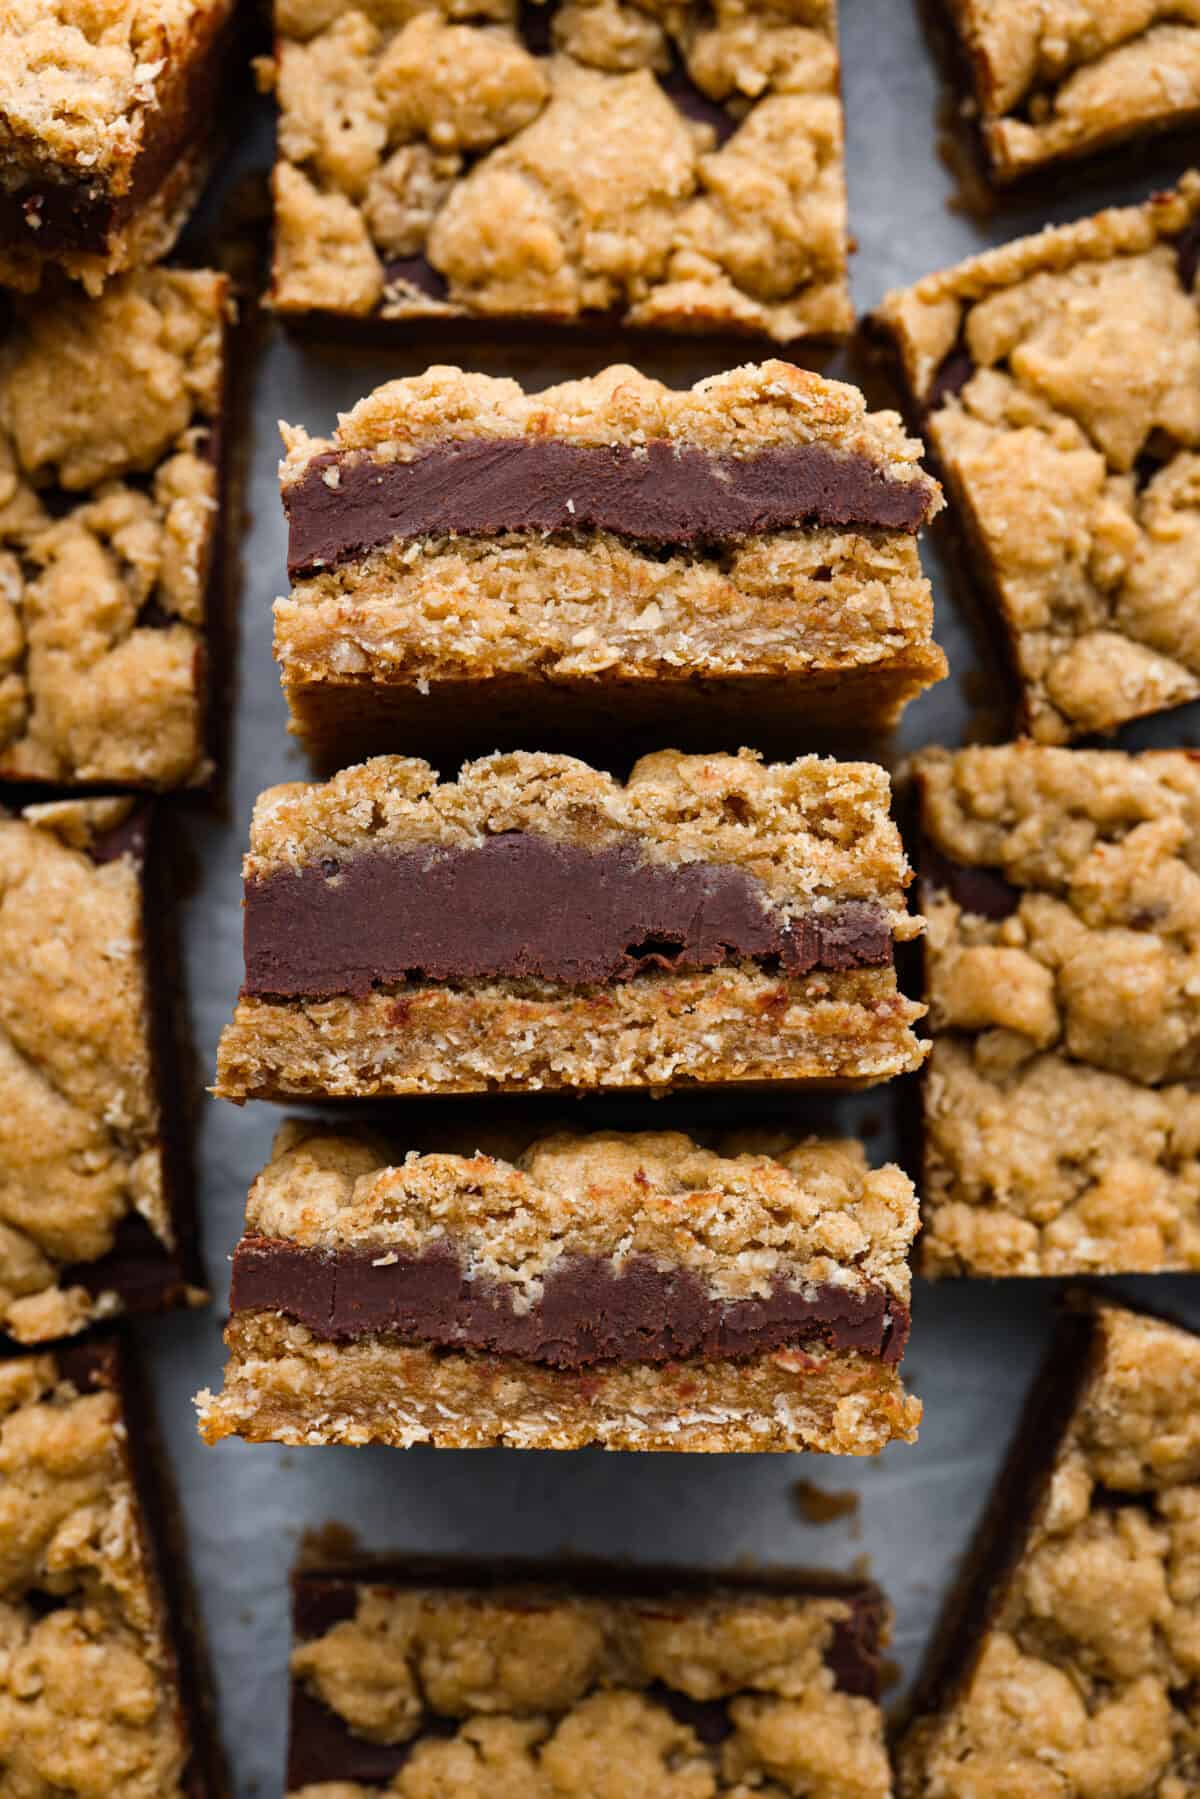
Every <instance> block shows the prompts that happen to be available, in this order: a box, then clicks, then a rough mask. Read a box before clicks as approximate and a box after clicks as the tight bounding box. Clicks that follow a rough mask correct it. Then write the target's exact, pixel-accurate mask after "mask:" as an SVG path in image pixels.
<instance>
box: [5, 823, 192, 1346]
mask: <svg viewBox="0 0 1200 1799" xmlns="http://www.w3.org/2000/svg"><path fill="white" fill-rule="evenodd" d="M128 810H129V803H128V802H127V801H112V800H95V801H87V802H69V803H65V804H62V805H56V806H45V807H31V808H30V809H29V810H28V811H27V812H26V813H25V814H24V815H23V816H22V817H19V818H18V817H11V816H5V815H3V814H0V1095H2V1099H3V1103H2V1104H0V1326H2V1327H3V1329H4V1330H5V1331H6V1332H7V1333H8V1334H9V1335H10V1336H13V1337H15V1338H17V1340H18V1341H20V1342H25V1343H36V1342H43V1341H46V1340H47V1339H49V1338H51V1337H60V1336H66V1335H68V1334H70V1333H72V1332H75V1331H78V1330H81V1329H83V1327H84V1326H85V1325H86V1324H88V1323H89V1322H90V1321H91V1320H92V1319H94V1318H96V1317H98V1316H100V1317H102V1316H104V1315H105V1314H107V1313H110V1312H112V1311H114V1310H116V1309H117V1308H118V1306H119V1303H120V1302H119V1299H118V1296H117V1295H116V1294H115V1293H100V1294H97V1295H93V1294H91V1293H89V1292H88V1291H87V1290H86V1288H84V1287H83V1286H80V1285H66V1286H64V1285H60V1284H59V1279H60V1276H59V1271H60V1270H61V1269H62V1268H63V1267H64V1266H70V1265H74V1264H79V1263H86V1262H94V1261H96V1260H98V1258H100V1257H101V1256H103V1255H105V1254H106V1253H107V1252H108V1251H109V1250H110V1249H111V1248H112V1245H113V1239H114V1234H115V1232H116V1230H117V1228H118V1226H119V1225H120V1223H121V1221H122V1219H123V1218H125V1217H126V1215H127V1214H129V1213H131V1212H136V1213H138V1214H140V1216H141V1217H142V1218H143V1219H144V1220H145V1222H146V1223H147V1224H148V1225H149V1226H150V1229H151V1230H152V1231H153V1232H154V1234H155V1236H156V1237H157V1238H158V1239H159V1241H160V1242H162V1243H163V1244H164V1245H166V1246H168V1247H169V1246H170V1245H171V1244H172V1242H173V1231H172V1223H171V1217H170V1212H169V1208H168V1203H167V1198H166V1194H165V1191H164V1177H163V1158H162V1150H161V1145H160V1142H159V1117H158V1105H157V1101H156V1098H155V1094H154V1086H153V1075H152V1069H151V1062H150V1044H149V1025H148V1020H147V1003H146V973H145V964H144V948H143V937H142V915H141V914H142V898H141V880H140V874H139V869H138V866H137V864H136V863H135V861H134V860H133V858H132V857H131V856H128V855H125V856H120V857H118V858H117V859H116V860H114V861H108V862H104V863H102V864H99V865H98V864H96V863H95V862H93V861H92V859H91V857H90V856H89V854H88V846H89V843H90V842H91V841H92V839H93V836H94V834H96V833H99V832H102V831H104V830H105V829H109V828H112V827H113V826H114V825H116V824H117V823H119V822H120V820H121V819H122V817H123V816H124V815H125V814H126V813H127V812H128Z"/></svg>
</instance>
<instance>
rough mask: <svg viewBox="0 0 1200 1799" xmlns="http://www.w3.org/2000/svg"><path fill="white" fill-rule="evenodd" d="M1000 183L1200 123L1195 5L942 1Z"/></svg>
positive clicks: (1168, 1) (1149, 0) (1156, 0)
mask: <svg viewBox="0 0 1200 1799" xmlns="http://www.w3.org/2000/svg"><path fill="white" fill-rule="evenodd" d="M945 5H946V9H947V11H948V13H949V15H950V19H951V23H952V25H953V28H954V31H955V33H956V35H957V38H958V42H959V46H960V48H961V50H962V53H963V56H962V60H963V65H964V68H965V70H966V72H967V74H968V76H969V78H970V80H971V82H972V85H973V88H974V99H975V104H976V106H977V108H978V118H979V124H980V128H981V131H982V135H983V145H984V150H985V152H986V155H987V159H988V163H989V165H990V168H991V171H992V174H993V175H994V176H995V177H996V179H997V180H999V181H1012V180H1013V179H1015V178H1016V177H1017V176H1021V175H1026V174H1029V173H1030V172H1031V171H1033V170H1037V169H1042V168H1044V167H1045V166H1046V165H1047V164H1049V163H1055V162H1059V161H1062V160H1063V159H1065V158H1067V157H1077V156H1088V155H1090V154H1092V153H1093V152H1094V151H1097V150H1101V149H1104V148H1106V147H1107V146H1109V145H1111V144H1116V143H1119V142H1121V141H1122V140H1124V139H1127V138H1132V137H1140V136H1144V135H1146V134H1148V133H1150V132H1156V131H1164V130H1169V129H1172V128H1177V127H1180V126H1184V125H1193V124H1194V123H1195V122H1196V120H1197V118H1200V9H1198V8H1197V7H1196V5H1195V3H1194V0H1183V3H1182V4H1180V0H1122V3H1121V4H1117V5H1114V4H1113V0H1037V4H1036V5H1028V4H1015V5H1006V4H1004V0H1000V3H999V4H997V0H945Z"/></svg>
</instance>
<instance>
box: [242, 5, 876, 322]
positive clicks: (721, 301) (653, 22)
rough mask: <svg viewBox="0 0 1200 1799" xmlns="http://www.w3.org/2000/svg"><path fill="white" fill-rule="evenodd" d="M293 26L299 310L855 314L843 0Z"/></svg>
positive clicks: (323, 15) (406, 15)
mask: <svg viewBox="0 0 1200 1799" xmlns="http://www.w3.org/2000/svg"><path fill="white" fill-rule="evenodd" d="M275 16H276V27H277V30H278V32H279V34H280V37H279V41H278V49H277V55H276V60H275V61H274V62H273V63H270V64H267V65H265V66H264V67H263V71H262V73H263V77H264V79H265V80H266V81H267V82H268V83H270V84H272V85H273V86H274V87H275V89H276V91H277V94H278V98H279V106H280V127H279V141H280V161H279V163H278V165H277V167H276V172H275V210H276V251H275V270H274V290H273V292H274V303H275V305H276V307H278V308H279V309H280V310H281V311H284V312H310V311H318V312H332V313H340V314H349V315H352V316H359V317H361V316H365V315H372V314H374V315H377V316H381V317H384V318H397V319H398V318H405V317H412V316H417V315H420V314H439V313H441V314H451V313H459V314H463V313H466V314H476V315H481V316H492V317H496V316H505V315H531V314H532V315H542V316H549V317H552V318H558V319H574V318H578V317H579V316H580V315H582V314H585V313H596V312H599V313H612V312H618V313H620V314H621V315H623V318H624V322H625V323H627V324H631V325H644V326H666V327H671V328H676V329H681V328H682V329H688V328H692V329H701V328H702V329H707V330H712V329H714V328H727V329H740V330H748V331H754V332H760V333H768V334H769V335H771V336H773V337H775V338H777V339H779V340H780V341H784V342H786V341H787V340H789V339H792V338H796V337H801V336H805V335H812V334H817V335H822V336H830V335H840V334H842V333H844V332H845V331H847V330H848V329H849V327H850V325H851V323H852V320H853V315H852V312H851V309H850V299H849V293H848V289H847V282H846V251H847V243H846V217H845V212H846V202H845V177H844V170H843V162H842V112H841V103H840V100H839V98H838V60H837V48H836V41H835V18H834V0H799V3H798V4H791V5H774V4H771V3H770V0H717V4H716V6H715V8H714V9H713V10H712V11H702V9H700V8H698V7H690V6H687V5H678V6H675V7H666V6H663V5H661V4H658V3H657V0H637V3H634V0H564V3H563V4H561V5H559V4H554V5H547V4H537V5H535V6H533V7H532V8H526V9H524V11H522V9H520V8H518V6H517V4H516V0H475V3H472V0H417V3H416V4H414V5H411V6H407V5H406V6H404V7H400V8H397V7H395V6H394V5H391V4H387V3H386V0H359V3H358V4H355V3H354V0H277V3H276V9H275ZM522 26H524V28H525V30H526V31H527V32H529V34H530V35H529V38H528V40H527V41H526V40H523V38H522V35H521V28H522ZM543 34H544V35H545V37H546V39H547V40H548V41H547V45H546V49H547V53H546V54H544V55H543V54H535V53H533V50H532V49H531V47H530V45H532V44H533V40H534V36H535V35H537V36H541V35H543ZM535 48H540V46H535ZM660 78H663V79H660ZM680 84H682V90H683V91H682V92H681V93H680V99H679V103H678V104H677V103H676V99H675V98H674V97H673V90H677V89H679V88H680ZM731 128H732V135H730V130H731Z"/></svg>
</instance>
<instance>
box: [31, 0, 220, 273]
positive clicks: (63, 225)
mask: <svg viewBox="0 0 1200 1799" xmlns="http://www.w3.org/2000/svg"><path fill="white" fill-rule="evenodd" d="M235 5H236V0H108V3H107V4H104V5H96V4H95V0H8V4H6V5H5V7H4V9H3V16H2V18H0V281H3V283H4V285H5V286H6V287H13V288H18V289H22V290H24V291H32V290H33V289H34V288H36V287H37V286H38V284H39V282H40V280H41V278H42V276H43V274H44V272H45V271H46V269H47V268H48V267H49V268H54V267H57V268H59V269H64V270H65V271H66V272H67V274H69V275H73V276H76V277H78V278H79V279H80V280H82V281H83V282H84V283H85V284H86V286H87V287H88V288H89V290H90V291H92V292H94V293H95V292H99V290H100V288H101V287H102V286H103V284H104V282H105V280H106V279H107V278H108V277H109V276H111V275H113V274H115V273H116V272H118V271H119V270H122V269H127V268H131V267H133V266H135V265H140V264H145V263H150V262H156V261H157V260H158V259H159V258H160V257H161V256H164V255H166V253H167V251H168V250H169V249H170V248H171V246H172V244H173V243H174V241H175V238H176V236H177V235H178V233H179V230H180V228H181V227H182V225H183V222H184V220H185V218H186V217H187V214H188V212H189V211H190V209H191V206H192V203H193V202H194V200H195V199H196V196H197V194H198V193H199V190H200V186H201V183H202V181H203V179H204V176H205V174H206V173H207V170H208V167H209V163H210V161H211V157H212V151H213V144H212V141H211V140H212V134H213V120H214V117H215V115H216V105H215V102H216V99H217V94H218V91H219V87H220V83H221V81H222V78H223V76H224V73H225V69H226V65H227V62H228V60H229V53H230V50H231V47H232V37H233V17H234V10H235Z"/></svg>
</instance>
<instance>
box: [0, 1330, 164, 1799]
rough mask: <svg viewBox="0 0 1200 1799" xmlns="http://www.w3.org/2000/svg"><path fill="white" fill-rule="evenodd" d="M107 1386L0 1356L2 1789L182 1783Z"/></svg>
mask: <svg viewBox="0 0 1200 1799" xmlns="http://www.w3.org/2000/svg"><path fill="white" fill-rule="evenodd" d="M125 1432H126V1424H125V1421H124V1419H123V1418H122V1416H121V1408H120V1403H119V1400H118V1397H117V1395H116V1394H115V1393H114V1392H112V1391H111V1390H108V1389H106V1388H100V1389H98V1390H95V1391H81V1390H80V1389H79V1388H77V1387H76V1386H75V1385H73V1384H72V1383H71V1382H70V1381H69V1380H66V1379H63V1378H62V1377H61V1375H60V1371H59V1369H58V1368H57V1367H56V1364H55V1360H54V1357H53V1356H49V1355H47V1356H35V1357H27V1358H21V1359H17V1360H11V1361H6V1362H3V1363H0V1490H2V1492H3V1501H4V1502H3V1506H2V1507H0V1789H2V1790H3V1791H4V1792H5V1793H6V1794H11V1795H13V1799H17V1796H18V1795H19V1796H20V1799H68V1796H70V1799H76V1796H77V1799H99V1796H100V1795H101V1794H114V1795H115V1794H117V1793H119V1794H121V1795H122V1799H176V1796H178V1799H182V1795H183V1794H184V1792H185V1790H186V1791H187V1792H189V1793H190V1792H192V1791H193V1790H194V1788H193V1787H192V1786H191V1785H190V1783H189V1784H188V1785H187V1786H186V1788H185V1784H184V1771H185V1764H186V1760H187V1748H186V1744H185V1742H184V1738H183V1733H182V1727H181V1720H180V1715H179V1709H178V1708H179V1697H178V1694H177V1691H176V1685H175V1670H174V1665H173V1659H172V1656H171V1651H170V1648H169V1644H168V1639H167V1634H166V1626H165V1623H164V1619H163V1616H162V1602H161V1598H160V1596H159V1594H158V1592H157V1588H156V1584H155V1581H154V1576H153V1573H152V1571H151V1569H150V1567H149V1566H148V1564H147V1561H146V1554H145V1550H144V1547H143V1538H142V1534H141V1532H142V1523H141V1521H140V1519H139V1515H138V1501H137V1497H136V1494H135V1492H134V1488H133V1484H132V1481H131V1478H130V1473H129V1468H128V1464H127V1460H126V1453H125V1448H124V1444H125Z"/></svg>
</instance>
